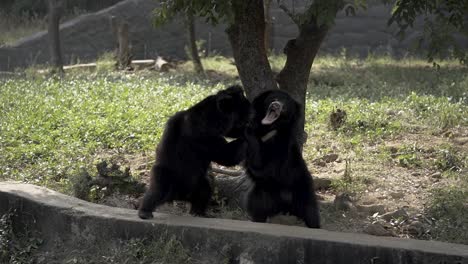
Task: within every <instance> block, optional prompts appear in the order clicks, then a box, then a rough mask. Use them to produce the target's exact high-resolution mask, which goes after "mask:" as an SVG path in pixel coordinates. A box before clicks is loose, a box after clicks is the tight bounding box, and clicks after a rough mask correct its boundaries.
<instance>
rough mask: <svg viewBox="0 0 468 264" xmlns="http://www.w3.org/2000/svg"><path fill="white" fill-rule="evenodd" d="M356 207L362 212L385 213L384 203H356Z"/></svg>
mask: <svg viewBox="0 0 468 264" xmlns="http://www.w3.org/2000/svg"><path fill="white" fill-rule="evenodd" d="M356 208H357V209H358V211H360V212H364V213H367V214H370V215H372V214H375V213H379V214H383V213H385V206H384V205H383V204H371V205H356Z"/></svg>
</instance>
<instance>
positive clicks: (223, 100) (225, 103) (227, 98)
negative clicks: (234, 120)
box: [216, 94, 234, 113]
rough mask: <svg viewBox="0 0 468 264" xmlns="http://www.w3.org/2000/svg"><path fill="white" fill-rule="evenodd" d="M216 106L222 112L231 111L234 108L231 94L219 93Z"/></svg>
mask: <svg viewBox="0 0 468 264" xmlns="http://www.w3.org/2000/svg"><path fill="white" fill-rule="evenodd" d="M216 107H217V108H218V110H219V111H221V112H222V113H229V112H232V109H233V108H234V99H233V97H232V96H231V95H227V94H220V95H219V96H218V97H217V98H216Z"/></svg>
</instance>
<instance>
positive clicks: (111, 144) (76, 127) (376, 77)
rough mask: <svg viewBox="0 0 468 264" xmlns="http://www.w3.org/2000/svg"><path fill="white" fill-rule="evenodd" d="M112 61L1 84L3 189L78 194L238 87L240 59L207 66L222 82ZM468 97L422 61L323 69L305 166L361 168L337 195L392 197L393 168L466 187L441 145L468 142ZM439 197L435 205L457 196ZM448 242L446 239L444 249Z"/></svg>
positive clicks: (461, 170) (184, 69) (312, 92)
mask: <svg viewBox="0 0 468 264" xmlns="http://www.w3.org/2000/svg"><path fill="white" fill-rule="evenodd" d="M109 56H110V55H106V56H103V58H101V59H100V62H99V65H100V66H99V67H98V70H97V71H96V72H85V71H74V72H72V73H70V74H68V75H67V76H66V77H65V78H63V79H58V78H54V77H47V76H44V75H42V74H37V73H32V71H29V73H27V74H26V77H21V78H11V79H0V86H1V90H0V111H1V113H2V115H1V116H0V153H2V155H0V177H1V178H2V179H4V180H7V179H11V180H19V181H22V182H29V183H35V184H39V185H43V186H47V187H50V188H53V189H56V190H59V191H62V192H64V193H68V194H71V193H73V186H72V185H73V179H74V177H73V176H74V175H78V174H80V173H82V171H83V168H84V169H86V170H88V171H93V170H95V165H96V163H97V162H99V161H101V155H102V153H114V155H127V154H128V155H132V154H139V153H152V152H153V150H154V148H155V146H156V144H157V143H158V141H159V139H160V137H161V133H162V131H163V129H164V124H165V122H166V120H167V119H168V117H170V116H171V115H172V114H174V113H175V112H176V111H179V110H182V109H186V108H188V107H189V106H191V105H193V104H194V103H196V102H198V101H200V100H201V99H202V98H204V97H205V96H207V95H209V94H211V93H214V92H215V91H217V90H219V89H222V88H223V87H224V85H225V84H229V83H234V82H236V81H237V80H236V79H235V77H236V69H235V66H234V65H233V64H231V61H232V59H229V58H224V57H221V56H214V57H209V58H206V59H204V60H203V63H204V66H205V68H206V69H207V70H208V71H212V72H215V73H216V76H215V77H214V78H210V79H208V80H202V79H200V78H199V77H196V76H195V75H194V74H193V72H192V70H191V66H190V65H191V64H190V62H187V63H185V64H182V65H180V66H179V68H178V70H177V71H176V72H169V73H155V72H148V71H142V72H139V73H136V74H134V73H128V74H123V73H120V72H113V71H112V70H111V69H112V67H111V65H112V64H109V63H108V61H109V58H108V57H109ZM270 60H271V62H272V65H273V69H274V70H278V69H280V67H281V65H282V64H283V63H284V57H283V56H274V57H271V58H270ZM209 76H211V75H209ZM467 87H468V70H467V69H466V68H462V67H460V66H458V65H457V64H456V63H455V62H451V61H447V62H443V63H441V68H440V69H436V68H433V67H431V66H427V64H425V63H424V62H423V61H420V60H417V59H405V60H393V59H390V58H369V59H367V60H358V59H350V58H339V57H338V58H337V57H328V56H327V57H320V58H317V60H316V62H315V64H314V68H313V72H312V74H311V79H310V88H309V91H308V95H307V107H306V120H307V122H306V131H307V133H308V134H309V140H308V142H307V144H306V145H305V147H304V157H305V159H306V161H307V162H308V164H309V165H310V169H311V171H312V172H314V173H315V172H316V171H317V168H316V167H314V166H313V165H312V161H313V160H314V159H316V158H318V157H321V156H322V155H324V154H327V153H330V152H335V153H339V154H340V157H342V158H344V159H349V160H351V161H352V162H351V165H352V170H351V179H352V181H351V182H349V181H347V180H344V179H337V180H336V181H334V183H333V187H334V189H335V191H346V192H350V193H357V194H359V195H361V194H365V193H366V192H367V191H368V190H370V186H372V185H378V184H380V186H381V188H382V186H383V188H385V186H389V184H387V183H385V182H382V181H381V180H380V179H379V177H380V176H379V175H381V174H384V173H386V172H385V170H387V169H393V168H401V169H403V170H405V169H407V170H427V171H431V172H432V171H441V172H443V173H444V180H449V179H453V180H455V179H458V178H459V177H460V175H462V174H466V167H467V164H468V161H467V158H466V156H467V155H466V154H467V152H466V149H464V148H460V147H458V146H452V145H450V144H449V145H447V144H448V143H447V142H448V140H449V139H450V138H449V137H446V138H444V136H443V135H445V134H446V133H448V132H450V133H455V132H456V131H458V130H461V131H462V132H461V133H462V134H463V131H467V127H468V89H467ZM337 108H339V109H342V110H345V111H346V113H347V119H346V121H345V122H344V124H343V126H342V127H341V128H339V129H338V130H336V131H334V130H331V128H330V124H329V115H330V113H331V112H332V111H333V110H334V109H337ZM412 137H413V138H414V137H417V138H433V137H436V138H437V139H440V140H441V141H444V144H445V145H444V144H442V145H440V144H439V143H437V142H434V143H430V142H426V143H429V144H431V147H433V148H435V150H431V151H429V150H428V148H429V147H428V146H419V145H416V146H415V145H414V144H412V143H411V140H410V139H411V138H412ZM395 140H400V141H403V140H406V141H410V142H406V143H404V144H400V145H399V146H398V147H397V148H396V149H395V151H396V154H395V153H392V152H391V151H390V150H389V149H388V148H387V146H386V144H387V143H388V142H393V141H395ZM423 143H424V142H423ZM438 144H439V145H438ZM149 155H152V154H149ZM324 170H326V168H324ZM445 175H450V177H445ZM395 177H396V176H395ZM466 190H468V187H466V186H465V185H463V187H462V189H461V191H463V192H466ZM436 193H438V194H440V195H439V196H434V197H435V198H434V199H433V200H432V201H435V202H434V204H438V203H440V202H441V201H442V200H441V199H439V198H437V197H451V195H452V193H445V192H436ZM456 195H459V194H456ZM428 199H429V198H428ZM428 201H429V200H428ZM422 203H424V202H422V201H421V204H422ZM457 208H458V207H457ZM436 216H441V215H437V214H436ZM462 225H465V223H462ZM445 226H446V225H445ZM439 230H442V229H439ZM445 230H448V229H445ZM443 234H444V233H443V232H442V231H441V233H440V234H439V235H437V238H438V239H441V240H444V237H443ZM447 240H454V238H453V237H449V238H447ZM455 241H461V242H464V243H468V241H467V240H464V239H461V240H456V239H455Z"/></svg>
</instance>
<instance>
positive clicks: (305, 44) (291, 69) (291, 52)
mask: <svg viewBox="0 0 468 264" xmlns="http://www.w3.org/2000/svg"><path fill="white" fill-rule="evenodd" d="M327 32H328V28H327V27H325V26H321V27H320V26H317V25H316V23H315V22H309V23H306V24H303V25H301V26H300V28H299V36H298V37H297V38H295V39H291V40H289V41H288V43H287V44H286V47H285V48H284V54H286V64H285V65H284V68H283V69H282V70H281V72H280V73H279V74H278V76H277V77H276V80H277V82H278V84H279V87H280V89H282V90H284V91H286V92H287V93H288V94H289V95H291V96H292V97H293V98H294V99H295V100H296V101H297V102H299V103H300V104H301V120H300V122H299V127H298V129H299V130H298V135H297V136H298V140H299V142H300V143H302V144H304V143H305V141H306V140H307V134H305V132H304V124H305V99H306V92H307V84H308V82H309V76H310V70H311V68H312V64H313V62H314V59H315V56H316V55H317V52H318V51H319V49H320V45H321V44H322V42H323V40H324V39H325V37H326V35H327Z"/></svg>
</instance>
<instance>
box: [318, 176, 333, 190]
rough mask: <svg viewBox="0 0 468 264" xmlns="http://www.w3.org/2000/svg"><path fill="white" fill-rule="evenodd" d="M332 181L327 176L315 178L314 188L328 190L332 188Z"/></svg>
mask: <svg viewBox="0 0 468 264" xmlns="http://www.w3.org/2000/svg"><path fill="white" fill-rule="evenodd" d="M331 183H332V181H331V180H330V179H327V178H315V179H314V188H315V190H327V189H330V186H331Z"/></svg>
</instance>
